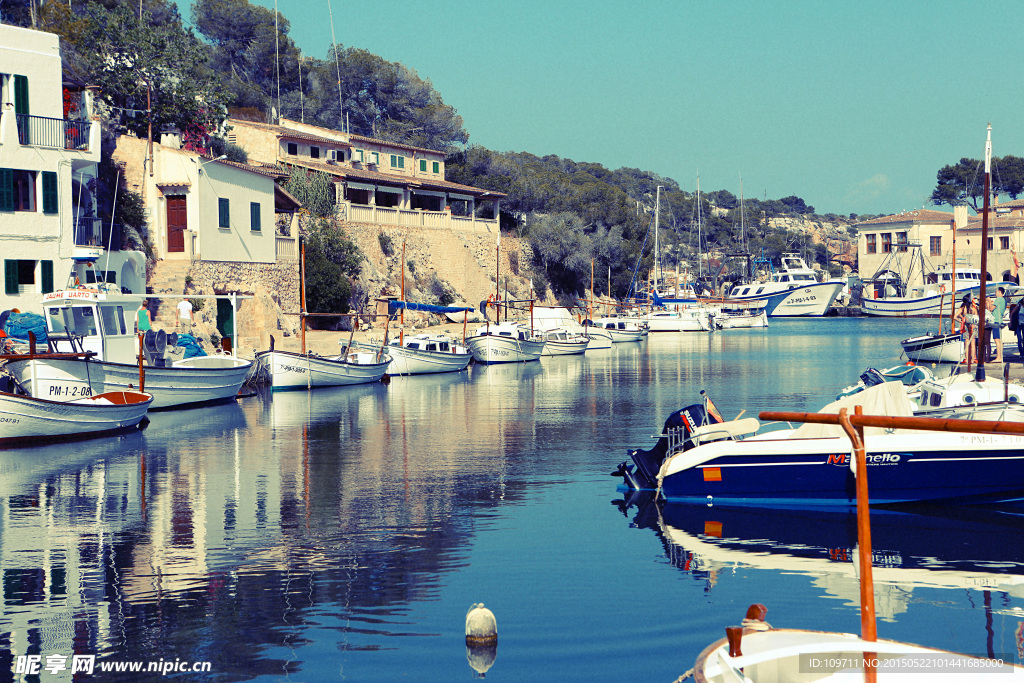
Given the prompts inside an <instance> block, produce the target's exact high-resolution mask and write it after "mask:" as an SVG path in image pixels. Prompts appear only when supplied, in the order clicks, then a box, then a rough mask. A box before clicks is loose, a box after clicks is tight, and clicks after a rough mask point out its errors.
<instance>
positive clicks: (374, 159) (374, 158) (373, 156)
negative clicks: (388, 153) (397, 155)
mask: <svg viewBox="0 0 1024 683" xmlns="http://www.w3.org/2000/svg"><path fill="white" fill-rule="evenodd" d="M367 161H368V162H369V163H371V164H379V163H380V155H379V154H378V153H377V152H370V155H369V159H367Z"/></svg>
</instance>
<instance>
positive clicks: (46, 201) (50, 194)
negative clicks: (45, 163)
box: [43, 171, 59, 213]
mask: <svg viewBox="0 0 1024 683" xmlns="http://www.w3.org/2000/svg"><path fill="white" fill-rule="evenodd" d="M58 208H59V207H58V203H57V174H56V173H55V172H53V171H43V213H57V211H58Z"/></svg>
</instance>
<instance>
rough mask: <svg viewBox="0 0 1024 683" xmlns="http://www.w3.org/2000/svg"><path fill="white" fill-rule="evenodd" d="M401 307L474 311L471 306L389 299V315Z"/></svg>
mask: <svg viewBox="0 0 1024 683" xmlns="http://www.w3.org/2000/svg"><path fill="white" fill-rule="evenodd" d="M400 308H404V309H406V310H409V311H423V312H425V313H458V312H459V311H470V312H472V311H473V310H474V309H473V308H472V307H470V306H434V305H432V304H416V303H413V302H411V301H389V302H388V315H391V314H392V313H394V312H395V311H397V310H398V309H400Z"/></svg>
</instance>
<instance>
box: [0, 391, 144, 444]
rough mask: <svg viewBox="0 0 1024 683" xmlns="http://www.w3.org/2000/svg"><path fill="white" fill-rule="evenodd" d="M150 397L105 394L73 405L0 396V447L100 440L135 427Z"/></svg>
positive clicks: (80, 399)
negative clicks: (45, 442)
mask: <svg viewBox="0 0 1024 683" xmlns="http://www.w3.org/2000/svg"><path fill="white" fill-rule="evenodd" d="M151 403H153V396H152V395H151V394H146V393H143V392H140V391H108V392H106V393H103V394H97V395H95V396H87V397H85V398H78V399H75V400H72V401H50V400H47V399H42V398H33V397H31V396H23V395H21V394H14V393H9V392H0V444H3V445H5V446H6V445H31V444H36V443H40V442H42V441H65V440H70V439H76V438H90V437H94V436H103V435H106V434H113V433H115V432H118V431H121V430H124V429H130V428H132V427H136V426H138V424H139V423H140V422H142V420H143V418H145V417H146V411H147V410H148V409H149V406H150V404H151Z"/></svg>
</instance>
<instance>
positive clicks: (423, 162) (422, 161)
mask: <svg viewBox="0 0 1024 683" xmlns="http://www.w3.org/2000/svg"><path fill="white" fill-rule="evenodd" d="M426 172H427V160H426V159H420V173H426Z"/></svg>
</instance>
